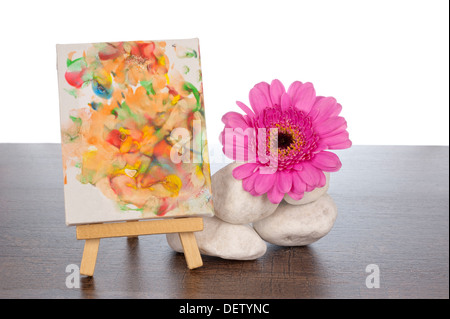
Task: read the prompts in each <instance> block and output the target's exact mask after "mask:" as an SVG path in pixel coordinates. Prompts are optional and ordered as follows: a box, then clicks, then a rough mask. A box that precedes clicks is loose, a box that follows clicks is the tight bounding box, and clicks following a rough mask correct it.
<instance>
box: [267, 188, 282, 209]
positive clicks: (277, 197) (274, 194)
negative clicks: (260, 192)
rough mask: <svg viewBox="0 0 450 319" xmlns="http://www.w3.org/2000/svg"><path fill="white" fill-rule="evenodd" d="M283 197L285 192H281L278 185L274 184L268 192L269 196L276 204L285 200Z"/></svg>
mask: <svg viewBox="0 0 450 319" xmlns="http://www.w3.org/2000/svg"><path fill="white" fill-rule="evenodd" d="M283 197H284V193H282V192H280V191H279V190H278V187H277V186H276V185H273V187H272V188H271V189H270V190H269V191H268V192H267V198H268V199H269V200H270V201H271V202H272V203H274V204H279V203H280V202H281V201H282V200H283Z"/></svg>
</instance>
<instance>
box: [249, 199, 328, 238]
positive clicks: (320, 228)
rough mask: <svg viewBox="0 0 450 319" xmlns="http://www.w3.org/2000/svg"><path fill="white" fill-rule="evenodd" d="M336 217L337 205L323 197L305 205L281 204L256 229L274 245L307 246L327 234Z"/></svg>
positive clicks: (254, 226)
mask: <svg viewBox="0 0 450 319" xmlns="http://www.w3.org/2000/svg"><path fill="white" fill-rule="evenodd" d="M336 217H337V207H336V204H335V203H334V201H333V199H332V198H331V197H330V196H329V195H328V194H324V195H323V196H321V197H320V198H319V199H318V200H316V201H314V202H312V203H309V204H306V205H297V206H294V205H290V204H288V203H281V204H280V206H278V208H277V210H276V211H275V212H274V213H273V214H272V215H270V216H269V217H267V218H265V219H263V220H260V221H258V222H256V223H254V224H253V228H254V229H255V230H256V232H257V233H258V234H259V235H260V236H261V238H262V239H264V240H266V241H267V242H269V243H272V244H274V245H279V246H304V245H309V244H311V243H313V242H315V241H317V240H319V239H320V238H322V237H323V236H325V235H326V234H328V232H329V231H330V230H331V228H332V227H333V225H334V222H335V220H336Z"/></svg>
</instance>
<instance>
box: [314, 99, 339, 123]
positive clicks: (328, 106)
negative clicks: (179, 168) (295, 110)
mask: <svg viewBox="0 0 450 319" xmlns="http://www.w3.org/2000/svg"><path fill="white" fill-rule="evenodd" d="M337 105H338V104H337V101H336V99H335V98H334V97H325V98H321V99H316V101H315V103H314V105H313V107H312V108H311V112H309V117H310V118H311V120H312V121H317V122H321V121H324V120H327V119H328V118H329V117H331V114H333V113H336V112H335V110H338V112H337V113H338V114H339V112H340V110H339V108H338V106H337Z"/></svg>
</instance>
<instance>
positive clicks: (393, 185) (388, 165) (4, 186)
mask: <svg viewBox="0 0 450 319" xmlns="http://www.w3.org/2000/svg"><path fill="white" fill-rule="evenodd" d="M338 154H339V156H340V158H341V160H342V163H343V167H342V169H341V171H339V172H338V173H333V174H332V175H331V184H330V189H329V194H330V195H331V196H332V197H333V199H334V200H335V202H336V204H337V206H338V218H337V220H336V223H335V226H334V228H333V229H332V231H331V232H330V233H329V234H328V235H327V236H326V237H324V238H322V239H321V240H319V241H318V242H316V243H314V244H312V245H310V246H307V247H290V248H289V247H288V248H286V247H277V246H274V245H270V244H268V250H267V253H266V254H265V255H264V256H263V257H261V258H259V259H257V260H255V261H228V260H223V259H220V258H215V257H208V256H202V257H203V267H201V268H197V269H194V270H189V269H188V268H187V267H186V261H185V259H184V256H183V254H179V253H175V252H173V251H172V250H171V249H170V247H169V246H168V244H167V242H166V239H165V235H151V236H141V237H139V238H138V239H137V238H131V239H127V238H109V239H104V240H101V245H100V249H99V252H98V256H97V266H96V269H95V277H94V278H89V277H82V278H81V283H80V288H71V289H70V288H67V287H66V277H67V276H68V275H69V273H66V267H67V266H68V265H70V264H75V265H78V266H79V265H80V262H81V256H82V252H83V246H84V241H79V240H76V231H75V227H67V226H66V225H65V221H64V194H63V178H62V162H61V149H60V145H59V144H0V298H192V299H196V298H233V299H235V298H244V299H245V298H289V299H291V298H449V264H448V262H449V223H448V220H449V148H448V147H432V146H423V147H419V146H354V147H352V148H351V149H349V150H345V151H339V152H338ZM223 165H224V164H211V167H212V171H213V172H214V171H215V170H217V169H219V168H220V167H221V166H223ZM369 264H376V265H378V266H379V269H380V288H378V289H376V288H374V289H368V288H367V287H366V284H365V282H366V277H367V276H368V273H366V271H365V270H366V267H367V265H369Z"/></svg>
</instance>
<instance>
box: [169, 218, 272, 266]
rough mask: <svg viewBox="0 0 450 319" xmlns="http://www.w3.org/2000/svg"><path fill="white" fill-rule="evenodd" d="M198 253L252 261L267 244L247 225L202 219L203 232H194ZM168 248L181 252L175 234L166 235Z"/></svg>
mask: <svg viewBox="0 0 450 319" xmlns="http://www.w3.org/2000/svg"><path fill="white" fill-rule="evenodd" d="M194 234H195V238H196V239H197V245H198V248H199V250H200V253H201V254H203V255H208V256H216V257H220V258H223V259H234V260H253V259H256V258H259V257H261V256H263V255H264V254H265V253H266V250H267V244H266V243H265V242H264V241H263V240H262V239H261V237H259V235H258V234H257V233H256V232H255V230H254V229H253V228H252V227H250V226H249V225H234V224H230V223H227V222H224V221H221V220H220V219H218V218H217V217H204V218H203V231H200V232H195V233H194ZM166 238H167V242H168V244H169V246H170V247H171V248H172V249H173V250H175V251H177V252H183V247H182V245H181V241H180V237H179V236H178V234H177V233H173V234H166Z"/></svg>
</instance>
